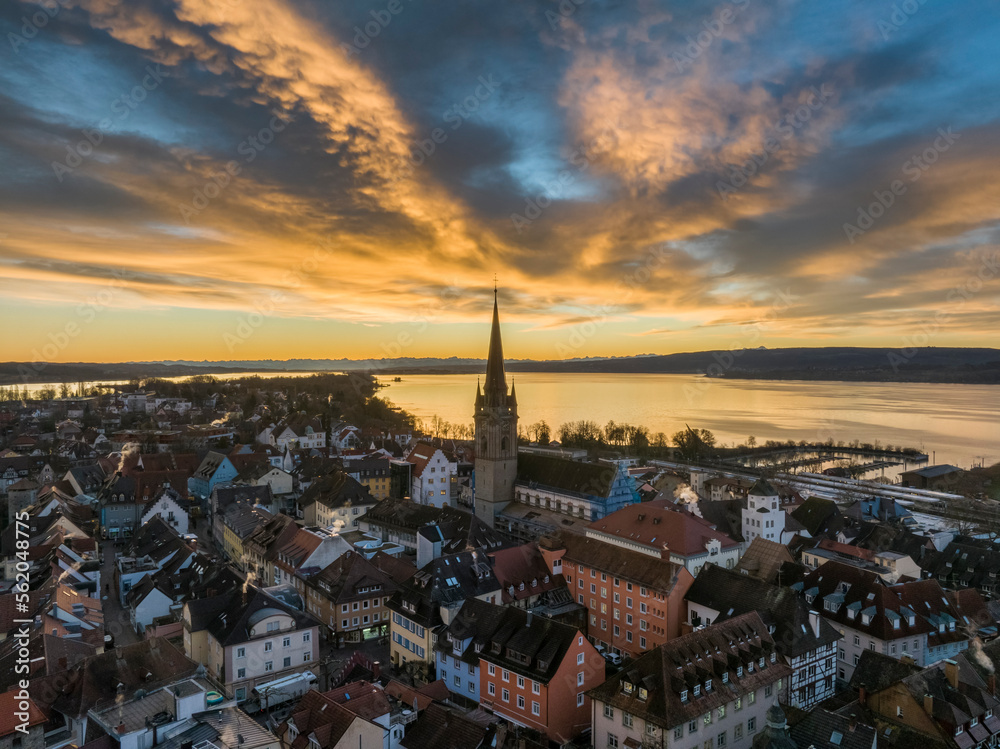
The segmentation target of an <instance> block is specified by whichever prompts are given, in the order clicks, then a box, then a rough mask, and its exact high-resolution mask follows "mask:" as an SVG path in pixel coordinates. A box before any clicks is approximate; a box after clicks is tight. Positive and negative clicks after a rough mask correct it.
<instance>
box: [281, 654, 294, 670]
mask: <svg viewBox="0 0 1000 749" xmlns="http://www.w3.org/2000/svg"><path fill="white" fill-rule="evenodd" d="M281 667H282V668H291V667H292V657H291V656H286V657H285V658H283V659H282V661H281Z"/></svg>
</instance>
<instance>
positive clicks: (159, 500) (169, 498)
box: [140, 486, 188, 536]
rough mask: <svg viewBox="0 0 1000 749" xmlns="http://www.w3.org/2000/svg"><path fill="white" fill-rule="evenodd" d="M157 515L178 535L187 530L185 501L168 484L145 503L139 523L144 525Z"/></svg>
mask: <svg viewBox="0 0 1000 749" xmlns="http://www.w3.org/2000/svg"><path fill="white" fill-rule="evenodd" d="M157 515H158V516H160V517H161V518H162V519H163V520H164V521H165V522H166V523H167V525H169V526H170V527H171V528H173V529H174V530H175V531H177V532H178V533H179V534H180V535H182V536H183V535H184V534H186V533H187V532H188V511H187V502H185V501H184V500H182V499H181V497H180V495H179V494H177V492H176V491H174V490H173V489H172V488H170V487H169V486H165V487H163V488H162V489H161V490H160V492H159V493H158V494H157V495H156V496H155V497H154V498H153V499H152V501H150V503H149V504H147V505H146V509H145V511H144V512H143V513H142V519H141V521H140V525H145V524H146V523H148V522H149V521H150V520H152V519H153V518H154V517H155V516H157Z"/></svg>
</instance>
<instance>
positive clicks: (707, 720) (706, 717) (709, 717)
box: [701, 710, 712, 726]
mask: <svg viewBox="0 0 1000 749" xmlns="http://www.w3.org/2000/svg"><path fill="white" fill-rule="evenodd" d="M701 722H702V723H704V724H705V725H706V726H710V725H712V711H711V710H709V711H708V712H707V713H705V715H704V717H703V718H702V719H701Z"/></svg>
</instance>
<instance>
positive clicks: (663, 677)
mask: <svg viewBox="0 0 1000 749" xmlns="http://www.w3.org/2000/svg"><path fill="white" fill-rule="evenodd" d="M774 652H775V645H774V640H773V639H772V638H771V636H770V635H769V634H768V632H767V626H766V625H765V624H764V622H763V621H762V620H761V618H760V616H759V615H758V614H757V613H756V612H750V613H748V614H743V615H742V616H737V617H734V618H732V619H729V620H728V621H725V622H720V623H718V624H713V625H711V626H709V627H706V628H704V629H700V630H697V631H695V632H690V633H688V634H686V635H682V636H681V637H678V638H676V639H673V640H671V641H670V642H667V643H665V644H663V645H660V646H659V647H657V648H655V649H653V650H650V651H649V652H647V653H644V654H643V655H641V656H640V657H639V658H637V659H636V660H635V661H634V662H633V663H632V664H631V665H629V666H627V667H626V668H625V669H624V670H622V671H621V672H620V673H619V674H617V675H615V676H612V677H611V678H610V679H608V680H607V681H605V682H604V683H603V684H602V685H601V686H599V687H596V688H594V689H592V690H590V692H589V693H588V694H589V695H590V696H591V697H592V698H593V699H595V700H599V701H600V702H603V703H605V704H610V705H612V706H614V707H616V708H618V709H619V710H622V711H624V712H628V713H631V714H632V715H634V716H638V717H639V718H640V719H642V720H646V721H649V722H651V723H654V724H655V725H657V726H660V727H662V728H668V729H669V728H674V727H675V726H679V725H683V724H685V723H687V722H688V721H689V720H696V719H698V718H700V717H701V716H702V715H704V714H705V713H707V712H709V711H710V710H714V709H716V708H718V707H722V706H723V705H726V704H728V703H730V702H732V701H733V699H735V698H736V697H738V696H742V695H745V694H748V693H749V692H751V691H755V690H757V689H760V688H761V687H763V686H766V685H768V684H772V683H774V682H775V681H777V680H778V679H787V678H788V677H789V676H790V674H791V669H790V668H788V666H786V665H785V664H784V663H783V662H782V661H781V660H780V659H778V660H776V661H775V662H774V663H772V662H771V657H770V656H771V653H774ZM760 658H764V663H765V665H764V667H763V668H760V667H759V665H758V662H759V659H760ZM751 664H752V668H753V670H750V666H751ZM737 667H742V675H741V676H737ZM723 678H725V679H726V681H725V682H723ZM709 679H711V680H712V684H713V688H712V689H711V690H710V691H708V692H706V691H705V690H704V689H702V690H701V693H700V694H699V695H698V696H697V697H695V696H694V689H693V687H694V685H695V684H699V685H702V686H703V685H704V684H705V682H706V681H708V680H709ZM626 685H631V690H628V689H627V688H626ZM640 689H644V690H646V691H647V694H646V698H645V699H642V698H641V697H642V692H641V691H640ZM684 691H687V693H688V694H687V699H686V700H685V701H682V699H681V697H682V692H684Z"/></svg>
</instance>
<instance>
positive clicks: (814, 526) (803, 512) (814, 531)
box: [792, 497, 843, 536]
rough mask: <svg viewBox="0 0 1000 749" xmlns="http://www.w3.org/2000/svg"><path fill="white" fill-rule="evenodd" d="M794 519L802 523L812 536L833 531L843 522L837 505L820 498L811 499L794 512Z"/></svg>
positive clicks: (829, 500)
mask: <svg viewBox="0 0 1000 749" xmlns="http://www.w3.org/2000/svg"><path fill="white" fill-rule="evenodd" d="M792 517H793V518H795V519H796V520H798V521H799V522H800V523H802V525H804V526H805V529H806V530H807V531H809V535H811V536H816V535H819V534H820V533H823V532H825V531H826V530H829V529H833V528H835V527H837V526H838V525H839V524H840V523H842V522H843V521H842V519H841V517H840V510H839V509H837V503H836V502H834V501H833V500H831V499H821V498H820V497H809V499H807V500H806V501H805V502H803V503H802V504H801V505H799V506H798V507H796V508H795V509H794V510H792Z"/></svg>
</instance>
